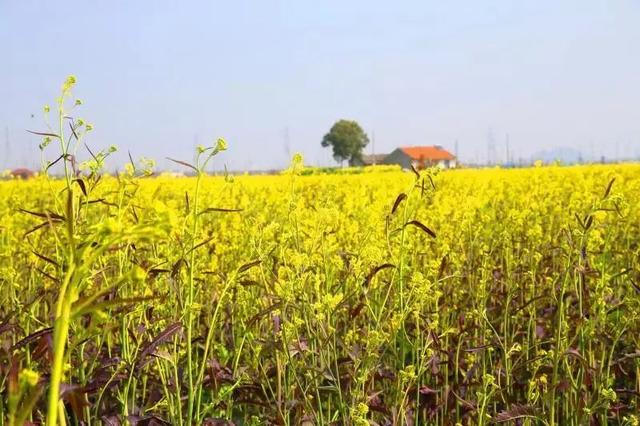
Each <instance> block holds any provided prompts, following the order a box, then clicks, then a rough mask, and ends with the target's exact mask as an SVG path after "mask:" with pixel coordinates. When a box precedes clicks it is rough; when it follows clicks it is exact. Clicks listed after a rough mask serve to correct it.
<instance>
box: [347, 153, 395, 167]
mask: <svg viewBox="0 0 640 426" xmlns="http://www.w3.org/2000/svg"><path fill="white" fill-rule="evenodd" d="M387 155H388V154H371V155H362V158H361V161H359V160H354V161H353V165H354V166H375V165H376V164H383V163H382V162H383V161H384V159H385V158H386V157H387Z"/></svg>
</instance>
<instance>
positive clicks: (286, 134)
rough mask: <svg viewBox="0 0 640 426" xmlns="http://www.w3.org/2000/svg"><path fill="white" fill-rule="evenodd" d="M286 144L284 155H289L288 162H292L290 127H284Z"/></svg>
mask: <svg viewBox="0 0 640 426" xmlns="http://www.w3.org/2000/svg"><path fill="white" fill-rule="evenodd" d="M282 137H283V142H284V153H285V154H286V155H287V161H291V140H290V138H289V126H285V127H284V133H283V135H282Z"/></svg>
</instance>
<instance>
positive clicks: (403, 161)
mask: <svg viewBox="0 0 640 426" xmlns="http://www.w3.org/2000/svg"><path fill="white" fill-rule="evenodd" d="M382 164H399V165H400V166H402V168H404V169H408V168H411V166H412V165H413V166H414V167H415V168H416V169H424V168H425V167H433V166H436V167H440V168H442V169H450V168H455V167H456V157H455V155H453V154H451V153H450V152H449V151H447V150H446V149H444V148H443V147H441V146H440V145H432V146H404V147H400V148H397V149H396V150H394V151H393V152H391V154H389V155H387V156H386V157H385V158H384V160H383V161H382Z"/></svg>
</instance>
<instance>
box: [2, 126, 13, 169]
mask: <svg viewBox="0 0 640 426" xmlns="http://www.w3.org/2000/svg"><path fill="white" fill-rule="evenodd" d="M4 141H5V149H4V154H5V155H4V161H3V163H2V165H3V168H5V169H8V168H9V164H10V160H9V156H10V155H11V144H10V143H9V126H5V127H4Z"/></svg>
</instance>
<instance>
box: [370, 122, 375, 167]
mask: <svg viewBox="0 0 640 426" xmlns="http://www.w3.org/2000/svg"><path fill="white" fill-rule="evenodd" d="M371 159H372V160H373V165H374V166H375V165H376V132H375V130H372V131H371Z"/></svg>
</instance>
